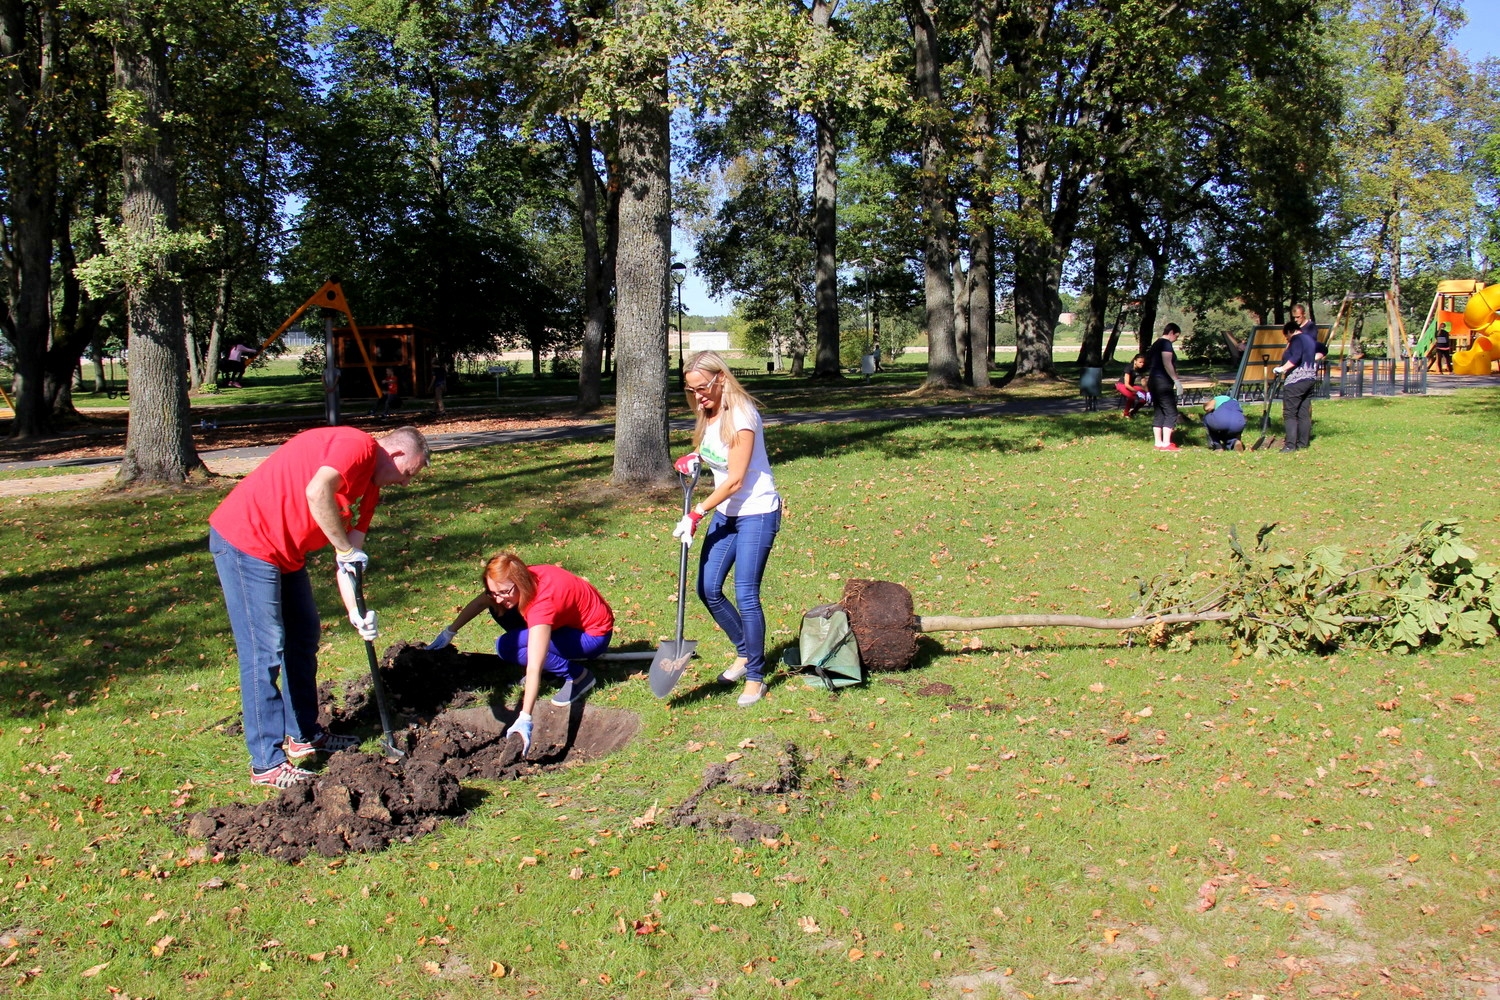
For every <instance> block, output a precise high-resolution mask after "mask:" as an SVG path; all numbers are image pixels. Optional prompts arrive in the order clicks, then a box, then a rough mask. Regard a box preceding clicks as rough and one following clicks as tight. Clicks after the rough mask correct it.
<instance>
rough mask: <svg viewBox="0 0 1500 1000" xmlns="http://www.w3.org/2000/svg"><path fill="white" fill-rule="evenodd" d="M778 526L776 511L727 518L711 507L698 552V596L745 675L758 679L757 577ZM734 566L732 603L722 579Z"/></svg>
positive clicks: (761, 666)
mask: <svg viewBox="0 0 1500 1000" xmlns="http://www.w3.org/2000/svg"><path fill="white" fill-rule="evenodd" d="M780 530H781V511H780V509H777V510H774V511H772V512H771V513H769V514H741V515H739V516H736V517H729V516H726V515H725V514H722V513H720V512H719V511H714V517H713V521H711V522H710V523H709V526H708V532H707V534H705V535H704V536H703V552H702V553H701V554H700V555H699V557H698V598H699V600H701V601H702V602H703V604H704V606H705V607H707V608H708V613H709V614H711V615H713V616H714V621H715V622H717V623H718V625H719V628H721V629H723V630H724V634H725V635H727V636H729V640H730V641H731V642H733V643H734V648H735V652H736V653H738V654H739V655H740V656H743V657H744V658H745V680H747V681H763V680H764V679H765V670H766V615H765V612H764V611H762V610H761V606H760V580H761V577H763V576H765V573H766V559H767V558H768V557H769V556H770V554H771V546H772V545H775V544H776V533H777V532H778V531H780ZM731 567H732V568H733V569H734V603H733V604H731V603H729V598H727V597H725V596H724V581H725V580H727V579H729V570H730V568H731Z"/></svg>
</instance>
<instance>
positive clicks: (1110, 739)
mask: <svg viewBox="0 0 1500 1000" xmlns="http://www.w3.org/2000/svg"><path fill="white" fill-rule="evenodd" d="M1129 739H1130V730H1128V729H1127V730H1125V731H1124V732H1123V733H1115V734H1114V735H1113V736H1107V737H1105V739H1104V742H1106V743H1116V744H1118V743H1124V742H1126V741H1127V740H1129Z"/></svg>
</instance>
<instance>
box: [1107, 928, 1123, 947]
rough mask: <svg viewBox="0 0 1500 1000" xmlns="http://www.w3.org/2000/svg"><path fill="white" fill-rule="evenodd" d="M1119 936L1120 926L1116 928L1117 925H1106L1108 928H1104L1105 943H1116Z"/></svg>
mask: <svg viewBox="0 0 1500 1000" xmlns="http://www.w3.org/2000/svg"><path fill="white" fill-rule="evenodd" d="M1119 936H1120V931H1119V929H1118V928H1115V927H1106V928H1104V943H1105V944H1114V943H1115V938H1117V937H1119Z"/></svg>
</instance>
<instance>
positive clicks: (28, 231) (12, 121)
mask: <svg viewBox="0 0 1500 1000" xmlns="http://www.w3.org/2000/svg"><path fill="white" fill-rule="evenodd" d="M56 23H57V22H56V18H55V17H53V16H52V14H51V12H46V13H44V12H42V11H40V10H38V9H37V7H35V6H32V5H30V4H27V3H24V2H22V0H3V2H0V67H4V70H3V75H4V78H5V91H4V98H5V117H4V122H5V128H6V132H7V133H8V134H9V136H10V138H9V139H8V140H6V143H5V145H6V146H7V147H8V148H7V149H6V150H5V153H6V157H5V162H4V164H3V173H4V175H5V181H6V183H5V191H6V205H5V213H4V214H5V216H6V220H5V221H6V223H7V225H8V226H9V227H10V234H9V236H10V242H11V246H10V247H9V248H8V249H9V251H10V253H9V256H10V260H8V261H7V262H6V263H7V265H8V267H7V269H8V270H9V271H10V274H8V275H6V278H7V279H8V280H7V282H6V286H7V288H6V290H7V292H8V293H9V294H8V295H7V297H6V301H5V303H4V306H5V308H4V310H3V311H0V326H3V329H4V332H5V336H6V338H7V339H8V340H9V341H10V342H11V346H12V347H13V348H14V349H15V359H14V362H13V368H14V372H15V378H14V381H13V382H12V383H11V384H12V386H13V388H14V392H15V397H14V399H13V400H12V402H13V404H14V406H15V414H16V416H15V420H14V422H13V423H12V425H11V435H12V436H13V437H17V438H30V437H37V436H40V435H44V434H48V433H50V432H51V431H52V429H53V422H52V415H51V410H50V408H49V407H48V405H47V394H46V356H47V344H48V340H49V338H50V335H51V332H52V330H51V326H52V319H51V315H50V312H51V310H50V297H51V289H52V226H53V219H54V217H55V216H54V209H55V199H56V193H57V168H58V160H57V137H56V135H55V133H54V132H53V130H52V128H51V127H50V124H49V122H50V121H51V119H52V116H53V112H51V111H50V110H44V109H45V107H46V104H47V102H49V101H50V100H51V98H52V94H53V91H54V90H55V83H56V80H55V78H56V75H57V74H56V72H55V70H54V67H53V61H54V58H55V57H56V54H57V53H56V44H57V38H56V32H55V28H56Z"/></svg>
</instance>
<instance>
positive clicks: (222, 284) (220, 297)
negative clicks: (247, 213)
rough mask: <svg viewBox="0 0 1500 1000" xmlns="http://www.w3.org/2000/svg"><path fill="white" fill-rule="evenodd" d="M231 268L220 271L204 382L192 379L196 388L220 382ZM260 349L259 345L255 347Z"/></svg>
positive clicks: (210, 326)
mask: <svg viewBox="0 0 1500 1000" xmlns="http://www.w3.org/2000/svg"><path fill="white" fill-rule="evenodd" d="M229 290H230V282H229V268H227V267H224V268H220V270H219V287H218V290H217V292H216V293H215V295H214V318H213V319H211V320H210V321H209V324H208V345H207V346H206V347H204V348H203V370H202V372H201V373H200V374H201V376H202V381H199V380H198V377H197V376H194V378H193V379H192V384H193V385H194V386H195V387H196V386H213V385H215V384H217V383H218V381H219V345H220V344H221V343H222V342H223V340H224V325H225V323H226V322H227V321H228V319H229ZM255 346H256V347H259V346H260V345H259V344H256V345H255ZM192 350H193V343H192V339H191V338H189V339H188V351H189V354H188V361H189V369H190V370H191V362H192Z"/></svg>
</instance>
